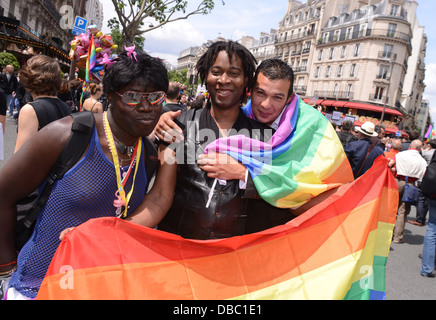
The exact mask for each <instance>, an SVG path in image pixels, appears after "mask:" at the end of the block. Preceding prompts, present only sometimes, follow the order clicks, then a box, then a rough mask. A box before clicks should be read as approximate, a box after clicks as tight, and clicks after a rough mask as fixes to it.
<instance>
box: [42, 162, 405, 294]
mask: <svg viewBox="0 0 436 320" xmlns="http://www.w3.org/2000/svg"><path fill="white" fill-rule="evenodd" d="M397 204H398V187H397V184H396V182H395V179H394V177H393V175H392V174H391V172H390V171H389V169H388V168H387V160H386V159H385V158H383V157H380V158H378V159H377V160H376V161H375V163H374V165H373V167H372V168H371V169H370V170H368V171H367V172H366V173H365V174H364V175H363V176H361V177H360V178H359V179H357V180H355V181H353V182H351V183H348V184H345V185H343V186H341V187H340V188H338V190H337V191H336V192H335V193H334V194H333V195H332V196H331V197H329V198H328V199H327V200H325V201H323V202H322V203H320V204H318V205H317V206H315V207H313V208H311V209H310V210H309V211H307V212H305V213H304V214H302V215H300V216H299V217H297V218H295V219H293V220H291V221H290V222H288V223H287V224H285V225H282V226H278V227H275V228H272V229H268V230H265V231H262V232H259V233H254V234H248V235H244V236H238V237H232V238H227V239H219V240H204V241H202V240H189V239H183V238H181V237H179V236H177V235H173V234H169V233H166V232H163V231H159V230H154V229H149V228H145V227H142V226H139V225H136V224H133V223H129V222H127V221H124V220H120V219H116V218H100V219H94V220H90V221H88V222H87V223H85V224H83V225H81V226H79V227H78V228H76V229H74V230H73V231H72V232H70V233H69V234H68V235H67V237H66V239H64V241H62V242H61V244H60V245H59V248H58V250H57V251H56V254H55V256H54V258H53V260H52V262H51V265H50V267H49V269H48V271H47V274H46V277H45V279H44V281H43V283H42V286H41V288H40V291H39V294H38V296H37V299H165V300H172V299H175V300H176V299H177V300H186V299H203V300H205V299H383V298H385V292H386V277H385V273H386V262H387V257H388V252H389V248H390V243H391V239H392V230H393V225H394V223H395V217H396V212H397Z"/></svg>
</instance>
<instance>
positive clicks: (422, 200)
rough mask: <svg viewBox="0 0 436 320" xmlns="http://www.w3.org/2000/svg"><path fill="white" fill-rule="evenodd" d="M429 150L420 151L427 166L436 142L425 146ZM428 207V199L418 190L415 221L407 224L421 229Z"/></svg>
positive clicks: (409, 221) (435, 147)
mask: <svg viewBox="0 0 436 320" xmlns="http://www.w3.org/2000/svg"><path fill="white" fill-rule="evenodd" d="M427 145H428V146H429V147H430V149H427V150H424V149H422V151H421V155H422V157H423V158H424V159H425V161H427V165H429V164H430V162H431V159H432V158H433V155H434V151H435V149H436V140H430V141H429V142H428V144H427ZM420 183H421V181H418V185H419V184H420ZM428 205H429V199H428V198H427V197H426V196H424V194H423V193H422V191H421V189H419V197H418V204H417V206H416V219H415V220H408V221H407V222H408V223H411V224H414V225H416V226H418V227H422V226H424V225H425V221H426V219H427V213H428Z"/></svg>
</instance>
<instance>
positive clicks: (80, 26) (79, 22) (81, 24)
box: [72, 16, 88, 35]
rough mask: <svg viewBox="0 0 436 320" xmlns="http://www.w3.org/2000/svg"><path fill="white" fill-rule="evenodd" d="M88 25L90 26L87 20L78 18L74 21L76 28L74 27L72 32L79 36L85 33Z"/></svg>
mask: <svg viewBox="0 0 436 320" xmlns="http://www.w3.org/2000/svg"><path fill="white" fill-rule="evenodd" d="M87 24H88V20H86V19H85V18H82V17H79V16H76V20H75V21H74V26H73V30H72V32H73V34H75V35H79V34H81V33H85V32H86V25H87Z"/></svg>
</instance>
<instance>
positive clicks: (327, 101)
mask: <svg viewBox="0 0 436 320" xmlns="http://www.w3.org/2000/svg"><path fill="white" fill-rule="evenodd" d="M335 102H336V100H324V101H323V102H321V105H322V106H327V107H330V106H332V105H333V103H335Z"/></svg>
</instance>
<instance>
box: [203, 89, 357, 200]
mask: <svg viewBox="0 0 436 320" xmlns="http://www.w3.org/2000/svg"><path fill="white" fill-rule="evenodd" d="M243 110H244V113H245V114H246V115H247V116H249V117H251V118H253V119H254V115H253V112H252V108H251V104H250V103H248V104H247V106H246V107H245V108H244V109H243ZM208 152H221V153H227V154H229V155H230V156H232V157H233V158H235V159H237V160H238V161H240V162H242V163H243V164H244V165H245V166H246V168H247V169H248V171H249V173H250V175H251V177H252V179H253V182H254V185H255V187H256V190H257V191H258V193H259V195H260V196H261V197H262V198H263V199H264V200H265V201H267V202H268V203H270V204H271V205H273V206H276V207H280V208H293V207H297V206H300V205H302V204H304V203H306V202H308V201H309V200H310V199H312V198H313V197H316V196H317V195H319V194H321V193H323V192H325V191H327V190H330V189H332V188H336V187H338V186H340V185H342V184H344V183H347V182H350V181H352V180H353V179H354V178H353V172H352V170H351V167H350V164H349V162H348V159H347V156H346V155H345V152H344V150H343V148H342V145H341V142H340V141H339V138H338V135H337V133H336V131H335V130H334V128H333V127H332V126H331V125H330V123H329V121H328V120H327V118H325V117H324V116H323V115H322V114H321V113H320V112H318V111H317V110H315V109H314V108H313V107H311V106H309V105H307V104H305V103H304V102H303V100H301V98H300V97H299V96H298V95H295V96H294V98H293V99H292V101H291V103H290V104H289V105H288V106H286V107H285V110H284V112H283V114H282V117H281V119H280V123H279V127H278V129H277V131H276V132H275V133H274V135H273V136H272V138H271V139H270V140H269V141H268V142H266V143H263V142H260V141H257V140H253V139H250V138H247V137H245V136H243V135H234V136H231V137H228V138H222V139H218V140H216V141H215V142H213V143H211V144H209V145H208V146H207V147H206V153H208Z"/></svg>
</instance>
